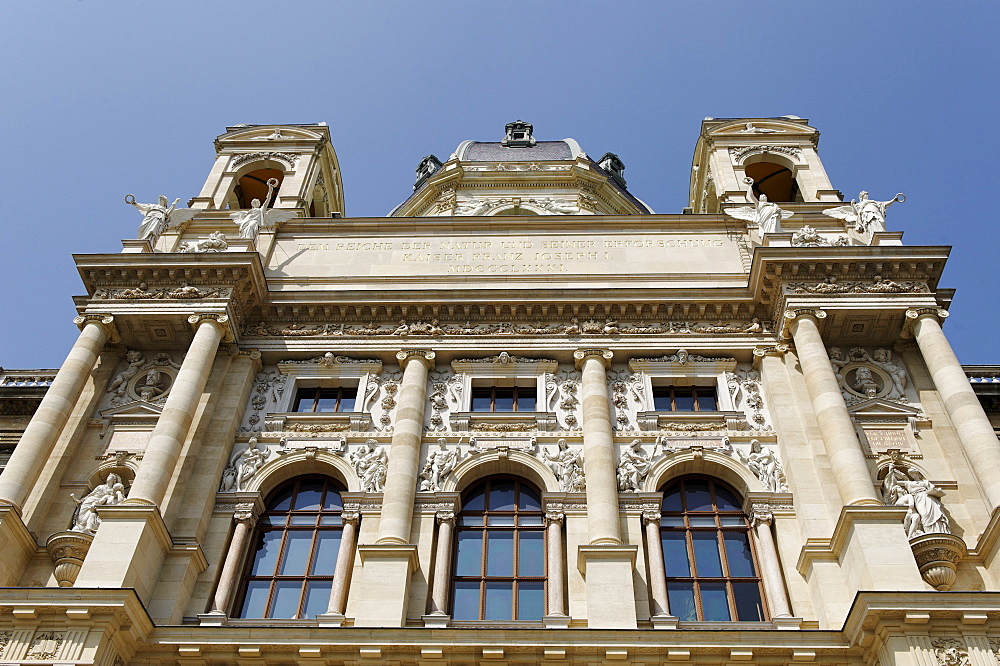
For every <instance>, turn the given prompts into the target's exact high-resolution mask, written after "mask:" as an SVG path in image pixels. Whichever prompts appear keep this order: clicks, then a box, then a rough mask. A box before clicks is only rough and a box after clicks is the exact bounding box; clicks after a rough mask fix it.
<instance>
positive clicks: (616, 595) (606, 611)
mask: <svg viewBox="0 0 1000 666" xmlns="http://www.w3.org/2000/svg"><path fill="white" fill-rule="evenodd" d="M638 551H639V547H638V546H621V545H615V544H608V545H595V544H590V545H585V546H580V547H579V548H578V549H577V568H578V569H579V570H580V573H581V574H583V577H584V579H585V580H586V583H587V627H588V628H590V629H635V628H637V627H638V622H637V617H636V612H635V588H634V585H633V580H632V571H633V569H634V568H635V558H636V555H637V553H638Z"/></svg>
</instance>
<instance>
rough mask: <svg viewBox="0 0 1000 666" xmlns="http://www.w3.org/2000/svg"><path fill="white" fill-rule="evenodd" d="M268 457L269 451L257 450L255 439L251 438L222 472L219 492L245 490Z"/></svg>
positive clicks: (264, 448)
mask: <svg viewBox="0 0 1000 666" xmlns="http://www.w3.org/2000/svg"><path fill="white" fill-rule="evenodd" d="M270 455H271V449H269V448H267V447H263V448H259V447H258V446H257V438H256V437H251V438H250V441H249V442H248V443H247V448H245V449H244V450H243V451H241V452H240V453H239V454H237V455H234V456H233V457H232V459H231V460H230V461H229V465H228V466H227V467H226V469H225V470H223V472H222V485H221V486H220V488H219V492H223V493H232V492H237V491H242V490H246V487H247V484H249V483H250V481H252V480H253V478H254V477H255V476H256V475H257V472H258V471H260V468H261V467H263V466H264V463H265V462H267V459H268V457H269V456H270Z"/></svg>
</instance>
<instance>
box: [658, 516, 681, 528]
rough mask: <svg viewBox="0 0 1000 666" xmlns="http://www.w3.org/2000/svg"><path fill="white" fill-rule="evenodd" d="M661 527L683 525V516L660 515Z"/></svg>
mask: <svg viewBox="0 0 1000 666" xmlns="http://www.w3.org/2000/svg"><path fill="white" fill-rule="evenodd" d="M660 526H661V527H684V516H662V517H661V518H660Z"/></svg>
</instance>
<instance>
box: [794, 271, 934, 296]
mask: <svg viewBox="0 0 1000 666" xmlns="http://www.w3.org/2000/svg"><path fill="white" fill-rule="evenodd" d="M782 291H783V293H785V294H926V293H929V292H930V289H928V287H927V283H926V282H924V281H922V280H906V281H903V282H896V281H894V280H889V279H886V278H883V277H882V276H881V275H876V276H874V278H872V279H871V280H844V281H841V280H839V279H838V278H837V277H836V276H833V275H831V276H829V277H827V278H825V279H824V280H822V281H818V282H804V281H803V282H786V283H784V284H783V285H782Z"/></svg>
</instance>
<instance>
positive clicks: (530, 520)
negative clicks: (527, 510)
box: [517, 516, 542, 525]
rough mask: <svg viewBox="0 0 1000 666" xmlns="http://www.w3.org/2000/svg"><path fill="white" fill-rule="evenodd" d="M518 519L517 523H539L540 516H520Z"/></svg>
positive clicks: (540, 521)
mask: <svg viewBox="0 0 1000 666" xmlns="http://www.w3.org/2000/svg"><path fill="white" fill-rule="evenodd" d="M517 520H518V525H541V524H542V517H541V516H521V517H520V518H518V519H517Z"/></svg>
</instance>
